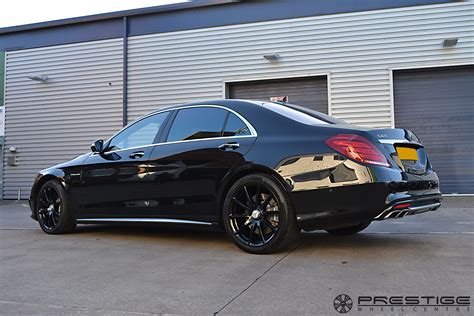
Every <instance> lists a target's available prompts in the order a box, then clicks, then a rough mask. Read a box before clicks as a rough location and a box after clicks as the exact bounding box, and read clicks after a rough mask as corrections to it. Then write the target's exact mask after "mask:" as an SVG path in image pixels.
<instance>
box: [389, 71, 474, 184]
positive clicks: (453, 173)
mask: <svg viewBox="0 0 474 316" xmlns="http://www.w3.org/2000/svg"><path fill="white" fill-rule="evenodd" d="M394 97H395V102H394V108H395V125H396V127H400V128H407V129H410V130H412V131H414V132H415V134H416V135H418V137H420V139H421V140H422V142H423V144H424V145H425V147H426V150H427V153H428V157H429V159H430V161H431V164H432V165H433V167H434V169H435V170H436V172H437V173H438V175H439V178H440V181H441V191H442V192H443V193H474V156H473V154H474V67H473V66H462V67H450V68H438V69H433V68H432V69H425V70H422V69H421V70H420V69H418V70H410V71H397V72H394Z"/></svg>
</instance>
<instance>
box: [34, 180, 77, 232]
mask: <svg viewBox="0 0 474 316" xmlns="http://www.w3.org/2000/svg"><path fill="white" fill-rule="evenodd" d="M36 215H37V218H38V222H39V224H40V227H41V229H42V230H43V231H44V232H45V233H47V234H64V233H69V232H71V231H72V230H74V228H75V227H76V221H75V220H74V217H73V215H72V212H71V210H70V209H69V206H68V203H67V199H66V192H65V191H64V188H63V187H62V186H61V184H60V183H59V182H57V181H55V180H50V181H48V182H46V183H45V184H43V186H42V187H41V189H40V190H39V193H38V199H37V201H36Z"/></svg>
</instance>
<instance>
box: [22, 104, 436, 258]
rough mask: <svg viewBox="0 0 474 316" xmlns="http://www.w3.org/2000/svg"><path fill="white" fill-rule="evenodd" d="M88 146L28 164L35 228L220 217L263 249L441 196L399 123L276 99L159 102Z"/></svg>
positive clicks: (418, 207)
mask: <svg viewBox="0 0 474 316" xmlns="http://www.w3.org/2000/svg"><path fill="white" fill-rule="evenodd" d="M91 149H92V152H89V153H87V154H84V155H82V156H79V157H77V158H75V159H73V160H71V161H68V162H65V163H61V164H58V165H56V166H53V167H50V168H48V169H45V170H42V171H41V172H40V173H39V174H38V176H37V178H36V180H35V183H34V185H33V188H32V191H31V197H30V205H31V210H32V217H33V218H34V219H35V220H37V221H39V224H40V226H41V228H42V229H43V231H44V232H46V233H48V234H60V233H67V232H71V231H72V230H73V229H74V227H75V226H76V224H89V223H107V222H109V223H112V222H115V223H116V222H140V223H142V222H151V223H179V224H190V225H191V224H194V225H220V226H221V227H223V229H225V231H226V232H227V234H228V236H229V237H230V239H232V241H233V242H234V243H235V244H236V245H237V246H238V247H240V248H241V249H243V250H244V251H247V252H250V253H272V252H277V251H280V250H282V249H284V248H287V247H288V246H289V245H290V244H291V243H292V242H294V241H295V240H296V239H297V237H298V234H299V232H300V231H301V229H303V230H305V231H312V230H318V229H322V230H326V231H328V232H329V233H331V234H335V235H350V234H355V233H357V232H359V231H362V230H363V229H365V228H366V227H367V226H369V224H370V223H371V222H372V221H374V220H384V219H392V218H400V217H403V216H405V215H413V214H418V213H421V212H426V211H434V210H436V209H438V208H439V207H440V205H441V194H440V191H439V181H438V177H437V175H436V173H435V172H434V171H433V169H432V166H431V165H430V162H429V159H428V157H427V155H426V152H425V149H424V147H423V145H422V144H421V142H420V140H419V139H418V138H417V136H416V135H415V134H413V133H412V132H411V131H409V130H404V129H390V128H387V129H370V128H363V127H357V126H354V125H350V124H347V123H345V122H343V121H340V120H338V119H335V118H333V117H330V116H328V115H325V114H322V113H319V112H315V111H312V110H309V109H307V108H303V107H300V106H297V105H292V104H286V103H278V102H261V101H246V100H215V101H207V102H197V103H191V104H185V105H179V106H174V107H170V108H166V109H160V110H158V111H155V112H152V113H150V114H148V115H145V116H143V117H141V118H139V119H137V120H136V121H135V122H133V123H132V124H130V125H128V126H127V127H125V128H123V129H122V130H121V131H120V132H118V133H117V134H115V135H114V136H112V137H111V138H110V139H109V140H107V141H103V140H98V141H95V142H94V143H93V145H92V146H91Z"/></svg>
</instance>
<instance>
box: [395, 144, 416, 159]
mask: <svg viewBox="0 0 474 316" xmlns="http://www.w3.org/2000/svg"><path fill="white" fill-rule="evenodd" d="M397 153H398V157H399V158H400V160H415V161H416V160H418V155H417V153H416V149H415V148H409V147H397Z"/></svg>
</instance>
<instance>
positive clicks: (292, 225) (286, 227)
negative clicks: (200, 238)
mask: <svg viewBox="0 0 474 316" xmlns="http://www.w3.org/2000/svg"><path fill="white" fill-rule="evenodd" d="M223 222H224V228H225V230H226V232H227V234H228V235H229V237H230V238H231V239H232V241H233V242H234V243H235V244H236V245H237V246H238V247H239V248H240V249H242V250H244V251H246V252H249V253H255V254H263V253H273V252H277V251H280V250H283V249H285V248H287V247H289V245H290V244H291V243H292V242H293V241H295V240H296V238H297V237H298V233H299V228H298V226H297V223H296V216H295V213H294V211H293V207H292V205H291V201H290V199H289V197H288V194H287V193H286V191H285V190H284V188H283V187H282V186H281V184H280V183H278V182H277V181H276V180H275V179H273V178H272V177H270V176H268V175H266V174H255V175H248V176H245V177H243V178H241V179H239V180H238V181H237V182H236V183H235V184H234V185H233V186H232V187H231V188H230V190H229V192H228V193H227V196H226V198H225V201H224V210H223Z"/></svg>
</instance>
